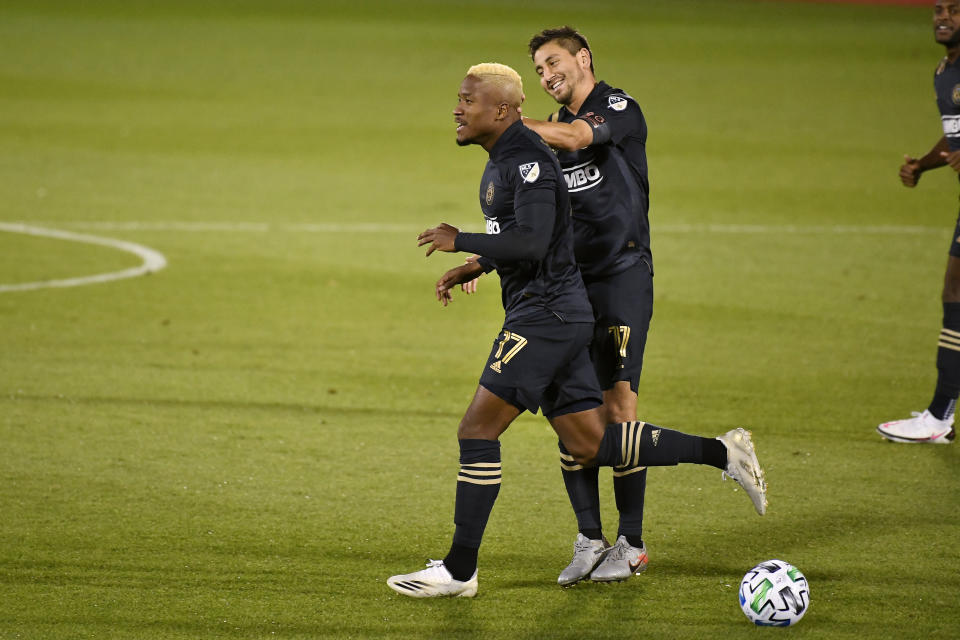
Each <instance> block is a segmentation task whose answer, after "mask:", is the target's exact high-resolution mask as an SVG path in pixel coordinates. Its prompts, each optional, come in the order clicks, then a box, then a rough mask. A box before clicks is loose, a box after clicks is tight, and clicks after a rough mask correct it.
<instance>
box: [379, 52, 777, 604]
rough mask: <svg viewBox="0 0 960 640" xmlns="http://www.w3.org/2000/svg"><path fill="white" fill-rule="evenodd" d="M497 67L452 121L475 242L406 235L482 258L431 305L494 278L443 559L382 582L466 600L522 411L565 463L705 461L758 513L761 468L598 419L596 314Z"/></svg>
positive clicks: (545, 170)
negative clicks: (470, 170)
mask: <svg viewBox="0 0 960 640" xmlns="http://www.w3.org/2000/svg"><path fill="white" fill-rule="evenodd" d="M506 69H507V68H502V67H501V66H500V65H496V66H493V65H480V66H479V67H471V69H470V72H468V74H467V76H466V78H464V80H463V82H462V83H461V85H460V91H459V94H458V102H457V107H456V109H454V111H453V116H454V122H455V123H456V136H457V144H459V145H461V146H467V145H472V144H476V145H480V146H481V147H483V148H484V149H485V150H486V151H487V153H488V154H489V160H488V162H487V163H486V166H485V168H484V172H483V176H482V178H481V181H480V209H481V211H482V212H483V215H484V220H485V223H486V233H465V232H461V231H460V230H459V229H457V228H455V227H452V226H451V225H449V224H446V223H441V224H440V225H439V226H437V227H433V228H431V229H427V230H425V231H424V232H422V233H421V234H420V235H419V236H418V238H417V242H418V245H419V246H424V245H428V248H427V251H426V254H427V255H428V256H429V255H431V254H432V253H433V252H434V251H444V252H457V251H465V252H470V253H475V254H478V255H480V256H482V257H481V258H480V260H478V261H477V262H470V263H467V264H464V265H461V266H459V267H455V268H453V269H450V270H449V271H447V272H446V273H445V274H443V276H441V278H440V280H438V281H437V283H436V285H435V295H436V297H437V299H438V300H439V301H440V302H441V303H442V304H444V305H446V304H447V303H449V302H450V300H451V289H452V288H453V287H455V286H456V285H458V284H462V283H464V282H467V281H469V280H473V279H474V278H476V277H477V276H478V275H479V274H480V273H481V272H483V271H490V270H493V269H496V271H497V274H498V275H499V277H500V288H501V297H502V301H503V308H504V321H503V326H502V328H501V330H500V331H499V333H498V335H497V337H496V339H495V340H494V342H493V347H492V348H491V351H490V355H489V356H488V358H487V362H486V365H485V366H484V369H483V373H482V374H481V376H480V381H479V384H478V385H477V389H476V392H475V394H474V397H473V400H472V401H471V402H470V405H469V406H468V407H467V410H466V412H465V413H464V415H463V418H462V419H461V420H460V424H459V426H458V428H457V439H458V442H459V447H460V468H459V473H458V474H457V490H456V501H455V506H454V524H455V530H454V534H453V541H452V543H451V545H450V550H449V552H448V553H447V555H446V557H444V559H443V560H431V561H430V562H429V564H428V566H427V568H426V569H422V570H420V571H415V572H413V573H408V574H401V575H395V576H391V577H390V578H389V579H388V580H387V584H388V585H389V586H390V588H391V589H393V590H394V591H396V592H398V593H400V594H403V595H406V596H410V597H415V598H428V597H436V596H463V597H471V596H474V595H476V593H477V559H478V555H479V548H480V543H481V540H482V538H483V533H484V529H485V528H486V525H487V520H488V518H489V516H490V512H491V510H492V509H493V505H494V502H495V501H496V499H497V494H498V493H499V490H500V483H501V464H500V441H499V437H500V435H501V434H503V432H504V431H506V430H507V428H508V427H509V426H510V424H511V423H512V422H513V421H514V420H515V419H516V418H517V417H518V416H519V415H520V414H521V413H522V412H523V411H530V412H531V413H536V412H537V411H542V412H543V414H544V416H545V417H546V418H547V419H548V420H549V422H550V425H551V426H552V427H553V429H554V431H555V432H556V433H557V436H558V437H559V438H560V441H561V442H562V443H563V445H564V447H565V448H566V450H567V451H569V455H570V457H571V460H572V461H573V462H574V463H575V464H578V465H584V466H591V465H606V466H615V467H617V468H619V469H622V470H624V471H629V470H630V469H633V468H639V467H644V466H663V465H675V464H678V463H681V462H692V463H698V464H712V465H714V466H717V467H718V468H721V469H725V470H726V471H727V473H729V474H730V475H732V476H733V477H734V479H735V480H736V481H737V482H738V483H739V484H740V485H741V486H743V487H744V489H746V492H747V494H748V495H749V496H750V498H751V500H752V501H753V503H754V506H755V507H756V508H757V509H758V510H762V509H764V508H765V507H766V484H765V482H764V479H763V471H762V470H761V469H760V465H759V463H758V462H757V458H756V455H755V454H754V451H753V445H752V443H751V441H750V435H749V433H748V432H746V431H744V430H743V429H734V430H732V431H730V432H728V433H726V434H724V435H722V436H720V437H719V438H702V437H699V436H693V435H689V434H685V433H681V432H679V431H673V430H671V429H665V428H662V427H658V426H655V425H651V424H645V423H642V422H624V423H621V424H606V423H605V421H604V417H603V414H602V413H601V412H600V409H599V408H600V405H601V403H602V395H601V392H600V386H599V384H598V383H597V377H596V374H595V373H594V370H593V366H592V365H591V363H590V356H589V352H588V346H589V344H590V340H591V339H592V335H593V310H592V309H591V308H590V302H589V301H588V299H587V295H586V290H585V288H584V285H583V280H582V279H581V277H580V272H579V270H578V269H577V263H576V260H575V259H574V254H573V235H572V233H573V232H572V229H571V224H570V195H569V193H568V191H567V187H566V184H565V183H564V180H563V173H562V171H561V169H560V165H559V164H558V162H557V159H556V156H555V155H554V154H553V152H552V151H551V150H550V148H549V147H547V145H546V144H544V142H543V141H542V140H541V139H540V138H539V137H538V136H537V135H536V134H535V133H533V132H532V131H531V130H530V129H528V128H526V127H524V126H523V124H522V123H521V122H520V112H519V110H518V107H519V106H520V104H519V102H518V96H519V99H522V95H523V94H522V88H521V87H522V85H520V84H519V83H518V82H517V79H516V78H514V74H513V73H510V72H508V71H507V70H506ZM518 89H519V91H518Z"/></svg>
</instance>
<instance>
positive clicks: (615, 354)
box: [524, 27, 653, 586]
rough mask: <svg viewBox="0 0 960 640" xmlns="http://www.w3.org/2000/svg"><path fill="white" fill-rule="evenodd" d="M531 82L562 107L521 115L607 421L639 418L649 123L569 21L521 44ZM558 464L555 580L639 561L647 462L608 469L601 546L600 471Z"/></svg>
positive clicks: (604, 576) (649, 268)
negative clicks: (561, 238) (581, 294)
mask: <svg viewBox="0 0 960 640" xmlns="http://www.w3.org/2000/svg"><path fill="white" fill-rule="evenodd" d="M528 46H529V52H530V57H531V58H532V59H533V62H534V65H535V67H536V72H537V75H538V76H539V77H540V85H541V86H542V87H543V89H544V91H546V92H547V94H549V95H550V96H551V97H552V98H553V99H554V100H556V102H557V103H558V104H560V105H561V106H560V110H559V111H558V112H557V113H556V114H554V115H553V116H551V117H550V121H538V120H533V119H530V118H524V124H526V125H527V126H528V127H530V128H531V129H533V130H534V131H536V132H537V133H538V134H539V135H540V136H541V137H542V138H543V139H544V140H545V141H546V142H547V144H549V145H550V146H551V147H553V148H555V149H556V150H557V156H558V158H559V160H560V166H561V167H563V176H564V179H565V181H566V184H567V187H568V188H569V189H570V198H571V201H572V205H573V230H574V249H575V251H576V256H577V264H578V265H579V266H580V271H581V273H582V274H583V280H584V283H585V284H586V287H587V295H588V296H589V297H590V304H591V306H592V307H593V313H594V319H595V322H596V326H595V328H594V338H593V343H592V345H591V358H592V360H593V364H594V367H595V368H596V371H597V376H598V377H599V379H600V385H601V387H602V388H603V405H604V409H605V411H606V412H607V420H608V421H610V422H625V421H628V420H636V419H637V389H638V386H639V382H640V372H641V369H642V368H643V352H644V348H645V345H646V341H647V332H648V330H649V327H650V319H651V317H652V315H653V258H652V256H651V253H650V225H649V222H648V220H647V210H648V207H649V192H650V184H649V180H648V178H647V154H646V142H647V123H646V120H645V119H644V117H643V112H642V111H641V109H640V106H639V105H638V104H637V101H636V100H634V99H633V98H632V97H631V96H630V95H628V94H627V93H626V92H625V91H623V90H622V89H615V88H613V87H611V86H610V85H608V84H606V83H605V82H602V81H597V79H596V76H595V75H594V64H593V52H592V51H591V50H590V46H589V44H588V43H587V39H586V38H585V37H584V36H583V35H582V34H581V33H579V32H578V31H576V30H575V29H573V28H572V27H560V28H557V29H545V30H543V31H541V32H540V33H538V34H536V35H535V36H534V37H533V38H532V39H531V40H530V42H529V45H528ZM560 450H561V451H560V468H561V470H562V475H563V479H564V485H565V486H566V489H567V495H568V497H569V498H570V503H571V505H572V506H573V510H574V512H575V513H576V516H577V526H578V528H579V533H578V534H577V538H576V540H575V542H574V554H573V560H571V562H570V564H569V565H568V566H567V568H566V569H564V570H563V572H561V574H560V577H559V578H558V579H557V582H559V583H560V584H561V585H564V586H568V585H571V584H574V583H576V582H577V581H579V580H582V579H584V578H586V577H588V576H589V578H590V579H591V580H594V581H612V580H624V579H626V578H629V577H630V576H631V575H633V574H635V573H640V572H641V571H643V570H644V569H646V567H647V561H648V556H647V548H646V545H645V544H644V542H643V503H644V493H645V491H646V482H647V470H646V469H631V470H629V471H626V470H623V469H614V470H613V489H614V496H615V498H616V503H617V510H618V511H619V514H620V522H619V527H618V530H617V539H616V543H615V544H614V545H613V547H612V548H611V549H609V550H607V549H605V544H604V537H603V531H602V526H601V520H600V497H599V488H598V477H597V472H598V469H597V468H596V467H594V468H592V469H581V468H579V466H578V465H575V464H573V463H572V461H571V460H570V456H569V454H568V453H567V452H565V451H564V450H563V445H562V444H561V445H560Z"/></svg>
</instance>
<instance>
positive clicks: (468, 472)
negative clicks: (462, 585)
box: [443, 440, 500, 582]
mask: <svg viewBox="0 0 960 640" xmlns="http://www.w3.org/2000/svg"><path fill="white" fill-rule="evenodd" d="M498 493H500V442H499V441H498V440H460V473H459V474H457V502H456V507H455V508H454V515H453V522H454V524H455V525H456V530H455V531H454V534H453V544H452V545H451V546H450V552H449V553H448V554H447V557H446V558H444V559H443V565H444V566H445V567H446V568H447V571H449V572H450V575H452V576H453V579H454V580H460V581H461V582H463V581H466V580H469V579H470V578H471V576H473V572H474V571H476V569H477V552H478V550H479V549H480V542H481V540H483V530H484V529H485V528H486V526H487V520H488V519H489V518H490V512H491V511H492V510H493V503H494V502H496V500H497V494H498Z"/></svg>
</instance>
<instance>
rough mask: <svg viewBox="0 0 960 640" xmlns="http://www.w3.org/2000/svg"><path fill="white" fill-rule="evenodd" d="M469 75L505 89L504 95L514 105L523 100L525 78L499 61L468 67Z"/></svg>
mask: <svg viewBox="0 0 960 640" xmlns="http://www.w3.org/2000/svg"><path fill="white" fill-rule="evenodd" d="M467 75H468V76H474V77H476V78H479V79H480V80H482V81H483V82H489V83H491V84H493V85H495V86H496V87H498V88H500V89H501V90H502V91H503V96H504V98H505V99H506V100H507V102H508V103H509V104H510V106H512V107H519V106H520V104H521V103H522V102H523V79H522V78H521V77H520V74H519V73H517V72H516V71H514V70H513V68H511V67H508V66H507V65H505V64H500V63H499V62H483V63H480V64H475V65H473V66H472V67H470V68H469V69H467Z"/></svg>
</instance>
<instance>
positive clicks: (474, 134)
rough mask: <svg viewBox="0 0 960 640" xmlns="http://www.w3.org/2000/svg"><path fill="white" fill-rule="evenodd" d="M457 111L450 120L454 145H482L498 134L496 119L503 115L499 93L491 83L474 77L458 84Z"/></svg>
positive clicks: (469, 77) (468, 77)
mask: <svg viewBox="0 0 960 640" xmlns="http://www.w3.org/2000/svg"><path fill="white" fill-rule="evenodd" d="M457 98H458V100H457V108H456V109H454V110H453V120H454V122H455V123H456V124H457V144H458V145H460V146H461V147H465V146H467V145H468V144H479V145H481V146H485V143H486V142H487V141H488V140H489V139H490V138H491V137H492V136H494V135H497V134H499V131H500V126H499V124H498V121H499V120H502V118H500V117H498V116H500V115H501V111H503V109H502V108H501V107H502V103H501V101H500V100H499V99H498V98H500V96H499V92H498V91H496V87H493V86H491V85H490V83H487V82H484V81H483V80H481V79H480V78H478V77H476V76H469V75H468V76H467V77H466V78H464V79H463V82H462V83H460V91H459V92H458V93H457Z"/></svg>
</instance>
